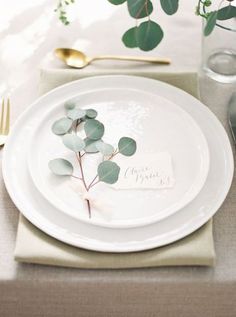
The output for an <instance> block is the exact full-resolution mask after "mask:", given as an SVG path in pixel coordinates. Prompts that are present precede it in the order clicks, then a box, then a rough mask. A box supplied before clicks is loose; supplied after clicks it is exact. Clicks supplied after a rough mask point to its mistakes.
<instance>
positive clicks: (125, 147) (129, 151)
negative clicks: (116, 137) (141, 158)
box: [118, 137, 137, 156]
mask: <svg viewBox="0 0 236 317" xmlns="http://www.w3.org/2000/svg"><path fill="white" fill-rule="evenodd" d="M118 149H119V152H120V153H121V154H123V155H125V156H131V155H133V154H134V153H135V152H136V149H137V145H136V142H135V141H134V140H133V139H131V138H128V137H123V138H121V139H120V141H119V143H118Z"/></svg>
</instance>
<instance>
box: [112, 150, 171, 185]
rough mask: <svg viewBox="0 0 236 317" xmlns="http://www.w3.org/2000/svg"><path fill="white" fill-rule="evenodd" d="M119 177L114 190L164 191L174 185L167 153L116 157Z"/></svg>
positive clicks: (169, 156)
mask: <svg viewBox="0 0 236 317" xmlns="http://www.w3.org/2000/svg"><path fill="white" fill-rule="evenodd" d="M116 162H117V163H118V165H119V166H120V168H121V170H120V175H119V180H118V182H117V183H115V184H114V185H113V187H114V188H116V189H135V188H136V189H165V188H172V187H173V186H174V184H175V179H174V175H173V167H172V159H171V155H170V154H169V153H168V152H161V153H150V154H135V155H134V156H133V157H130V158H128V159H127V157H119V159H118V157H117V159H116Z"/></svg>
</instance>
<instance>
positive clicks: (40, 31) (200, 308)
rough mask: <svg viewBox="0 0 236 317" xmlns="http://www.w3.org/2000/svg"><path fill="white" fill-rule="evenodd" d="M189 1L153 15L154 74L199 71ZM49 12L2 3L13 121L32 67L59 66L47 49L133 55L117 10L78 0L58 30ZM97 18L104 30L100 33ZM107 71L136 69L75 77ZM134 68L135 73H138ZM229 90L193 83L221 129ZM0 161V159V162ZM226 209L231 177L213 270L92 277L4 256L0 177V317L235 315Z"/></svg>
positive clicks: (4, 201) (230, 216) (232, 232)
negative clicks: (158, 33)
mask: <svg viewBox="0 0 236 317" xmlns="http://www.w3.org/2000/svg"><path fill="white" fill-rule="evenodd" d="M195 2H196V1H195V0H188V1H184V0H182V1H180V11H179V13H178V14H177V15H176V16H174V17H166V16H164V15H163V14H160V23H162V25H163V27H164V29H165V31H166V37H165V40H164V42H163V43H162V44H161V46H160V47H159V48H158V49H156V50H154V51H153V52H151V53H148V55H162V56H168V57H171V58H172V60H173V64H172V65H171V66H170V67H168V68H163V67H162V68H161V70H162V71H174V70H177V69H180V70H184V69H187V70H191V71H192V70H196V69H197V67H198V65H199V61H200V43H201V42H200V33H201V26H200V20H199V19H198V18H197V17H195V16H194V14H193V11H194V7H195V4H196V3H195ZM92 4H93V6H92ZM53 6H54V4H53V3H52V1H49V0H37V1H36V0H35V1H24V2H23V3H22V1H16V0H14V1H13V0H9V1H8V2H6V3H5V2H4V8H3V9H2V10H5V11H6V12H5V14H4V11H3V12H2V13H3V14H2V16H3V17H4V18H3V19H2V20H1V22H0V32H1V40H0V63H1V73H0V76H1V82H0V93H2V91H3V90H4V89H5V86H6V85H5V84H6V83H7V85H8V87H11V88H12V90H13V92H12V97H11V100H12V105H13V120H15V118H16V117H17V116H18V115H19V114H20V113H21V112H22V111H23V110H24V109H25V108H26V107H27V105H29V103H30V102H31V101H32V100H34V99H35V98H36V96H37V88H38V87H37V83H38V77H37V76H38V73H39V72H38V66H39V62H40V61H42V59H44V61H45V62H44V65H45V64H46V66H49V67H61V64H60V63H57V62H55V61H54V60H53V59H52V55H51V54H49V52H50V51H51V50H52V49H53V48H54V47H58V46H71V45H74V46H75V47H77V48H82V49H83V50H86V52H88V53H90V54H91V55H92V54H93V53H94V54H95V53H96V54H97V53H125V54H134V53H138V54H142V52H138V51H136V50H135V51H132V52H130V51H129V50H128V49H126V48H124V47H123V46H122V44H121V43H120V41H119V36H120V35H121V34H122V33H123V32H124V31H125V29H127V27H128V26H129V25H131V23H132V22H131V20H130V19H129V18H128V17H127V13H126V9H125V8H122V7H121V8H117V7H112V6H110V5H109V3H107V1H106V0H100V1H94V0H78V9H77V10H78V15H79V22H76V21H75V22H73V24H72V25H71V26H70V27H69V28H67V29H66V28H64V27H63V26H61V25H60V24H59V23H58V22H57V20H56V18H55V17H53V12H52V8H53ZM26 8H27V9H26ZM88 8H90V9H89V10H88ZM9 10H10V11H9ZM9 12H10V13H9ZM76 12H77V11H76ZM7 14H8V15H7ZM107 19H109V20H110V24H111V23H112V27H111V26H110V25H109V27H107V26H108V22H107ZM111 67H113V68H114V69H116V70H117V69H118V68H119V69H121V70H122V69H123V68H125V69H126V70H127V68H129V67H131V68H133V67H137V65H131V64H124V63H122V64H111V63H107V64H106V63H99V64H96V65H94V66H91V67H90V68H87V69H85V70H83V72H86V71H87V72H89V71H94V70H95V69H96V70H97V71H99V70H100V71H101V70H104V69H106V68H111ZM138 67H143V69H144V71H145V67H144V66H138ZM158 71H159V69H158ZM235 88H236V87H233V86H230V85H220V84H216V83H214V82H212V81H210V80H207V79H206V78H203V79H202V80H201V96H202V100H203V102H204V103H206V104H207V105H208V106H209V107H210V109H211V110H212V111H213V112H214V113H215V114H216V115H217V116H218V118H219V119H220V120H221V121H222V123H223V124H224V126H225V127H226V129H227V131H228V126H227V113H226V110H227V109H226V104H227V101H228V100H229V98H230V94H231V92H232V91H233V90H235ZM216 137H217V136H216ZM1 155H2V153H1V152H0V158H1ZM219 181H220V180H219ZM235 210H236V187H235V180H234V182H233V186H232V188H231V191H230V193H229V195H228V198H227V199H226V201H225V203H224V204H223V206H222V207H221V209H220V211H219V212H218V213H217V215H216V216H215V217H214V238H215V245H216V254H217V263H216V267H215V268H214V269H213V268H197V267H189V268H185V267H182V268H158V269H138V270H122V271H121V270H115V271H112V270H101V271H96V270H78V269H64V268H54V267H46V266H40V265H30V264H17V263H15V262H14V260H13V250H14V246H15V235H16V226H17V222H18V211H17V209H16V208H15V206H14V205H13V203H12V202H11V201H10V200H9V197H8V194H7V192H6V190H5V187H4V185H3V182H2V175H1V173H0V316H1V317H5V316H7V317H15V316H20V317H21V316H22V317H27V316H30V317H34V316H57V317H61V316H63V317H64V316H73V317H74V316H96V317H99V316H131V317H132V316H136V317H138V316H142V317H145V316H158V317H159V316H160V317H162V316H164V317H172V316H181V317H185V316H186V317H189V316H191V317H195V316H197V317H199V316H201V317H204V316H207V317H222V316H224V317H235V316H236V304H235V292H236V229H235V228H236V215H235ZM29 243H30V242H29Z"/></svg>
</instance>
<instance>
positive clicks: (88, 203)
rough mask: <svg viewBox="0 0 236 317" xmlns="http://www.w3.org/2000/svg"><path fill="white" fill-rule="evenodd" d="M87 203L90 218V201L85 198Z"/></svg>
mask: <svg viewBox="0 0 236 317" xmlns="http://www.w3.org/2000/svg"><path fill="white" fill-rule="evenodd" d="M86 202H87V205H88V213H89V218H91V205H90V201H89V200H88V199H86Z"/></svg>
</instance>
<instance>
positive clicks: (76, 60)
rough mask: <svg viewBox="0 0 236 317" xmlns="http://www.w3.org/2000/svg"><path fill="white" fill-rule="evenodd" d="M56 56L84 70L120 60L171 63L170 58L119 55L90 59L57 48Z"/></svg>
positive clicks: (78, 53)
mask: <svg viewBox="0 0 236 317" xmlns="http://www.w3.org/2000/svg"><path fill="white" fill-rule="evenodd" d="M55 55H56V56H57V57H58V58H59V59H61V60H62V61H63V62H65V63H66V65H68V66H70V67H74V68H84V67H86V66H87V65H89V64H90V63H92V62H93V61H96V60H119V61H135V62H147V63H153V64H164V65H168V64H170V63H171V61H170V59H168V58H155V57H140V56H119V55H117V56H116V55H102V56H94V57H88V56H86V55H85V54H84V53H83V52H80V51H77V50H75V49H72V48H57V49H56V50H55Z"/></svg>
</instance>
